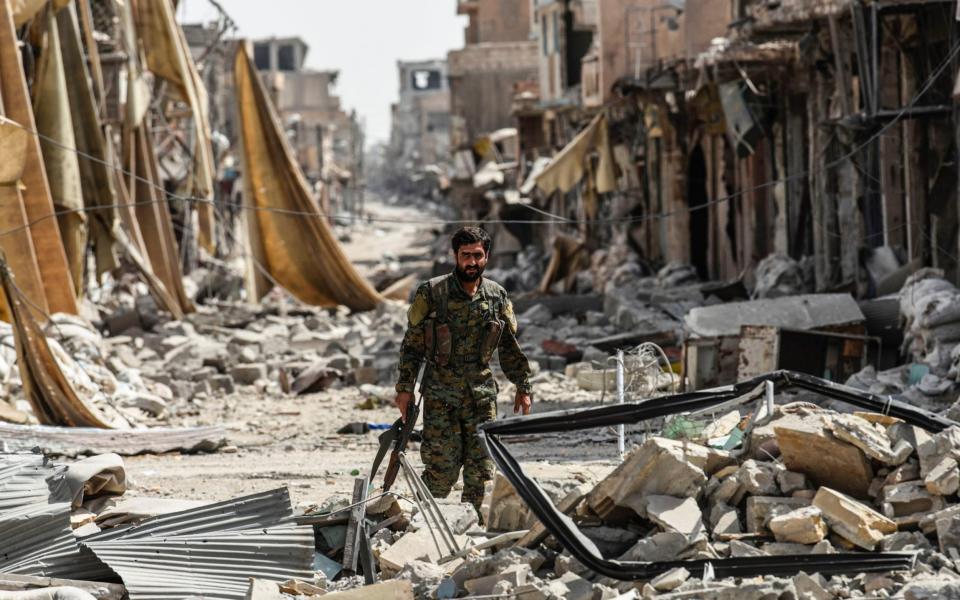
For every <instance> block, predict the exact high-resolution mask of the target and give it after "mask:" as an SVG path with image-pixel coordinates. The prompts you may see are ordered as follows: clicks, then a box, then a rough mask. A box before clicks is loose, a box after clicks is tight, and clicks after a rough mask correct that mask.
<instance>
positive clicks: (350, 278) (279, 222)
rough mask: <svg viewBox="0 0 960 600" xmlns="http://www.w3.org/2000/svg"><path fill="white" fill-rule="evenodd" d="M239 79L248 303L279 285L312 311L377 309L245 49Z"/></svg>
mask: <svg viewBox="0 0 960 600" xmlns="http://www.w3.org/2000/svg"><path fill="white" fill-rule="evenodd" d="M234 79H235V81H236V97H237V112H238V114H239V117H240V131H241V139H242V142H243V144H242V147H243V149H242V152H241V157H242V161H243V174H244V177H243V181H244V186H245V193H244V198H243V201H244V206H243V208H244V211H243V212H244V218H245V219H246V221H247V225H248V227H247V233H248V235H247V242H248V248H249V255H248V263H249V266H248V273H249V277H248V286H249V288H250V292H251V293H250V298H251V300H257V299H259V298H262V297H263V296H264V294H266V293H267V292H268V291H270V289H272V287H273V283H274V282H276V283H279V284H280V285H281V286H283V287H284V288H285V289H287V290H288V291H290V293H291V294H293V295H294V296H295V297H297V298H298V299H299V300H301V301H303V302H306V303H307V304H313V305H317V306H326V307H332V306H336V305H340V304H342V305H344V306H347V307H349V308H351V309H353V310H371V309H373V308H374V307H376V306H377V305H378V304H379V303H380V302H381V301H382V297H381V296H380V295H379V294H378V293H377V291H376V290H375V289H374V288H373V287H372V286H371V285H370V283H369V282H368V281H367V280H366V279H364V278H363V277H362V276H361V275H360V273H358V272H357V270H356V269H355V268H354V266H353V264H351V263H350V261H349V259H348V258H347V256H346V255H345V254H344V252H343V248H341V247H340V243H339V242H338V241H337V239H336V236H334V234H333V231H331V229H330V226H329V225H328V224H327V217H326V215H323V214H321V213H320V210H319V208H318V206H317V202H316V200H315V199H314V198H313V197H312V196H311V194H310V191H309V188H308V186H307V182H306V180H305V178H304V176H303V173H302V172H301V170H300V167H299V166H298V165H297V163H296V161H295V160H294V158H293V151H292V150H291V148H290V143H289V141H288V140H287V138H286V136H285V135H284V134H283V132H282V130H281V129H280V126H279V119H278V117H277V115H276V111H275V110H274V107H273V105H272V104H271V102H270V99H269V97H268V96H267V92H266V89H265V88H264V85H263V82H262V80H261V78H260V75H259V73H258V71H257V69H256V66H255V65H254V64H253V63H252V61H251V60H250V57H249V55H248V52H247V49H246V47H245V46H244V45H243V44H241V45H240V47H239V49H238V51H237V56H236V62H235V65H234ZM271 280H273V281H271Z"/></svg>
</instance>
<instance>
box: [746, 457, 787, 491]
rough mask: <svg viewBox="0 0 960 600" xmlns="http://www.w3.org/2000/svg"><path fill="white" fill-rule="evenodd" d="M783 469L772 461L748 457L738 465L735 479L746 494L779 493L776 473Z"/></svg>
mask: <svg viewBox="0 0 960 600" xmlns="http://www.w3.org/2000/svg"><path fill="white" fill-rule="evenodd" d="M781 471H785V469H784V468H783V466H782V465H780V464H779V463H774V462H759V461H756V460H753V459H750V460H748V461H746V462H744V463H743V464H742V465H740V471H739V472H738V474H737V481H739V482H740V485H741V486H742V487H743V489H744V490H746V492H747V493H748V494H751V495H753V496H773V495H775V494H778V493H780V489H779V486H778V485H777V475H778V473H780V472H781Z"/></svg>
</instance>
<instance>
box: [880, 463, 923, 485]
mask: <svg viewBox="0 0 960 600" xmlns="http://www.w3.org/2000/svg"><path fill="white" fill-rule="evenodd" d="M917 479H920V465H919V464H917V463H916V462H915V461H912V460H911V461H909V462H906V463H903V464H902V465H900V466H899V467H897V468H896V469H894V470H892V471H890V472H889V473H888V474H887V476H886V478H885V479H884V480H883V487H886V486H888V485H896V484H898V483H903V482H905V481H914V480H917Z"/></svg>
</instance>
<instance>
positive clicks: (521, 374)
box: [397, 273, 530, 406]
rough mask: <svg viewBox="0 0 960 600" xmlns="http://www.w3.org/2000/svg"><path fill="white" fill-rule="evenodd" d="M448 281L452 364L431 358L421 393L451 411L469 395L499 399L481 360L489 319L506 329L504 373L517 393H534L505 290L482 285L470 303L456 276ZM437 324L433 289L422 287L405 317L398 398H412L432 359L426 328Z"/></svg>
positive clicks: (502, 350)
mask: <svg viewBox="0 0 960 600" xmlns="http://www.w3.org/2000/svg"><path fill="white" fill-rule="evenodd" d="M446 277H447V282H446V286H445V289H446V290H447V298H448V299H447V308H446V312H447V314H446V318H447V321H448V323H449V326H450V333H451V338H452V348H451V352H450V358H449V362H448V364H447V365H445V366H439V365H437V364H436V361H435V360H433V358H432V357H431V358H430V360H428V361H427V365H426V368H425V370H424V375H423V380H422V382H421V386H420V391H421V393H423V394H424V396H426V397H428V398H436V399H443V400H444V401H445V402H447V403H448V404H450V405H453V406H456V405H459V403H460V402H461V401H462V399H463V398H465V397H467V396H468V395H470V396H473V397H474V398H476V399H481V398H495V397H496V395H497V384H496V382H495V381H494V378H493V374H492V373H491V371H490V366H489V364H484V363H483V362H482V360H481V344H482V343H483V340H484V338H485V336H486V331H487V330H486V324H487V322H488V320H489V318H490V315H496V318H498V319H499V320H500V321H502V322H503V324H504V327H503V333H502V335H501V336H500V342H499V344H498V345H497V351H498V353H499V357H500V367H501V368H502V369H503V372H504V374H505V375H506V376H507V379H509V380H510V381H511V382H512V383H513V384H515V385H516V386H517V389H518V390H519V391H522V392H526V393H530V381H529V379H530V364H529V363H528V362H527V357H526V356H524V354H523V350H521V349H520V344H519V343H518V342H517V319H516V317H515V316H514V314H513V304H512V303H511V302H510V299H509V297H507V292H506V290H504V289H503V288H502V287H501V286H500V285H498V284H496V283H494V282H493V281H490V280H489V279H482V280H481V282H480V287H479V288H478V289H477V293H476V294H474V295H473V296H472V297H471V296H469V295H467V292H466V291H465V290H464V289H463V286H462V285H461V284H460V280H459V279H457V277H456V275H455V274H453V273H451V274H450V275H447V276H446ZM441 289H443V288H441ZM436 318H437V307H435V306H433V302H432V300H431V289H430V283H429V282H428V283H424V284H421V285H420V287H419V288H417V292H416V295H415V296H414V299H413V302H412V303H411V304H410V309H409V310H408V311H407V332H406V334H405V335H404V337H403V343H402V344H401V346H400V366H399V371H400V377H399V380H398V382H397V391H398V392H413V389H414V385H416V379H417V373H418V372H419V371H420V365H421V363H422V362H423V361H424V359H425V358H426V357H427V353H428V349H427V348H426V345H427V343H428V338H429V336H428V335H425V333H424V331H425V327H430V326H431V323H432V322H433V320H434V319H436Z"/></svg>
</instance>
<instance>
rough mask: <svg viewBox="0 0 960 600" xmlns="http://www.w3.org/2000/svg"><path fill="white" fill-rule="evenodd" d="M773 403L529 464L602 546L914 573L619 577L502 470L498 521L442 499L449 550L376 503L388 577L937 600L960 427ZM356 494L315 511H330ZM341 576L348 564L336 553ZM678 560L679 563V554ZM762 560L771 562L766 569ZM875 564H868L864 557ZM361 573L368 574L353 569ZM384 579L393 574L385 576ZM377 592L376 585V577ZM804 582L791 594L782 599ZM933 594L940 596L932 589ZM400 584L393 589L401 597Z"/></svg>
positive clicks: (949, 536)
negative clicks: (561, 538) (901, 558)
mask: <svg viewBox="0 0 960 600" xmlns="http://www.w3.org/2000/svg"><path fill="white" fill-rule="evenodd" d="M808 399H812V398H811V397H810V396H809V395H806V396H800V397H796V396H793V395H782V396H780V397H778V398H777V402H778V403H780V404H778V405H776V407H775V409H774V410H773V412H772V413H769V414H767V413H766V412H765V411H766V409H767V407H768V405H767V404H766V403H765V401H764V400H761V401H760V402H759V403H758V404H757V406H756V408H755V409H754V408H753V407H752V406H751V405H745V406H744V407H743V408H741V409H739V410H738V409H734V410H732V411H730V412H729V414H725V415H723V416H722V417H720V418H718V419H716V420H714V421H712V422H710V423H708V425H707V426H706V427H703V428H700V429H698V430H697V431H696V433H694V434H692V435H690V436H689V437H687V438H686V439H668V438H666V437H657V436H654V437H647V438H646V439H645V440H644V441H642V443H640V445H639V446H637V447H635V448H634V449H633V450H632V451H631V452H630V453H629V454H627V455H626V456H625V457H624V459H623V460H622V462H620V463H619V465H617V466H616V467H613V468H605V467H600V468H590V469H586V468H584V467H583V466H582V465H552V466H547V465H541V464H533V465H530V469H531V470H532V472H534V477H535V478H536V479H537V481H539V482H541V483H542V486H541V487H542V489H543V490H544V491H545V492H546V493H547V494H548V496H549V497H550V498H551V499H552V502H553V503H554V505H555V506H556V507H557V508H558V510H560V511H561V512H563V513H565V514H567V515H568V516H569V517H570V518H571V519H572V520H573V522H574V523H575V524H576V525H577V526H578V527H579V529H580V532H581V533H582V534H583V535H584V536H585V537H586V538H587V539H588V540H590V542H591V543H593V544H594V545H595V547H596V548H597V549H598V550H599V552H600V553H601V554H602V555H603V557H604V558H607V559H611V560H618V561H621V562H623V561H637V562H649V563H670V561H681V564H682V562H683V561H694V562H691V563H690V564H691V565H694V564H697V565H700V563H699V562H697V561H708V562H709V561H716V562H715V564H716V565H717V567H718V568H720V567H721V565H722V564H723V563H722V561H724V560H725V559H729V558H734V559H735V558H739V557H782V556H791V557H801V556H805V555H832V554H837V555H841V554H842V555H851V554H857V553H860V554H861V555H863V556H864V557H865V558H866V557H868V556H869V555H870V553H903V552H906V553H913V554H914V555H915V562H914V563H913V564H914V566H913V568H912V571H910V570H903V571H892V572H884V573H875V572H867V573H861V574H857V573H856V570H857V569H856V568H855V567H854V568H852V569H851V571H852V572H851V573H849V574H842V575H841V574H835V575H832V576H821V575H818V574H816V573H803V572H802V571H803V570H804V569H803V567H802V564H801V563H802V560H801V559H799V558H798V559H797V560H798V564H797V567H796V569H795V574H792V575H789V576H787V575H785V574H783V573H776V572H771V574H770V575H756V574H751V575H749V576H742V577H719V578H718V577H714V576H711V575H709V574H702V575H701V574H700V573H701V571H702V569H701V568H700V567H699V566H698V567H693V566H690V567H689V568H685V567H683V566H675V567H665V568H663V569H661V572H660V573H659V574H658V575H656V576H655V577H650V578H648V579H643V580H639V581H620V580H617V579H612V578H609V577H605V576H601V575H598V574H596V573H595V572H593V571H592V570H591V569H589V568H587V567H586V566H584V565H583V564H582V563H581V562H580V561H578V560H577V558H576V557H575V556H574V555H573V554H571V552H570V550H568V549H566V548H564V546H563V545H561V544H560V543H558V541H557V540H556V539H554V538H553V537H552V536H551V535H550V534H549V532H548V531H547V530H546V529H545V528H544V527H543V526H542V525H541V524H540V523H539V522H538V521H537V520H536V517H535V516H533V515H532V514H531V513H530V511H529V509H528V508H527V507H526V505H525V503H524V502H523V501H521V500H520V498H519V496H518V495H517V492H516V491H515V490H514V489H513V487H512V486H511V485H510V483H508V482H507V480H506V479H505V477H504V476H503V475H498V476H497V480H496V482H495V484H494V488H493V490H492V492H491V494H490V495H489V497H488V501H487V503H486V504H487V507H488V508H487V512H486V513H485V526H479V525H478V524H477V517H476V515H475V513H474V512H473V510H472V508H471V507H470V506H469V505H466V504H453V503H441V504H440V506H441V508H442V513H443V515H444V517H445V518H446V520H447V523H448V524H449V526H450V528H451V530H452V531H453V533H454V534H455V536H456V539H457V542H458V544H460V545H461V546H462V547H464V548H465V549H467V550H464V551H461V552H459V553H454V552H440V550H439V549H438V543H437V542H435V540H434V538H433V537H432V536H433V533H431V531H430V529H429V528H428V527H425V521H424V520H423V519H422V516H421V515H419V514H418V512H417V511H416V510H408V509H409V508H410V507H409V506H408V505H406V504H405V503H403V502H399V501H398V500H397V499H395V498H393V497H392V496H384V497H375V499H374V500H371V501H370V502H368V503H367V505H366V518H367V519H368V523H369V524H370V525H371V526H372V531H374V532H375V533H373V535H372V542H371V546H372V552H373V555H374V557H375V558H376V560H377V564H378V567H379V574H380V576H381V578H386V579H388V580H390V581H394V582H395V581H397V580H402V581H409V582H410V585H411V588H412V595H409V594H408V595H402V594H401V595H398V596H396V597H403V598H409V597H416V598H454V597H464V598H469V597H488V596H489V595H496V596H497V597H505V598H511V597H518V598H526V597H534V598H543V599H555V598H556V599H561V598H590V599H594V598H607V599H612V598H640V597H643V598H651V597H658V598H661V597H662V598H685V597H697V598H744V597H747V598H767V597H801V598H805V597H810V598H824V599H826V598H851V597H853V598H856V597H908V598H911V597H915V598H921V597H936V596H937V595H938V594H944V593H951V592H950V590H954V589H955V588H957V587H958V586H960V572H958V570H957V568H956V566H955V563H954V560H955V559H956V558H957V557H958V556H960V555H957V551H958V548H960V533H958V530H957V528H956V527H955V523H956V522H957V518H958V517H957V516H958V515H960V512H958V509H960V504H958V503H957V502H958V498H957V491H958V488H960V469H958V467H957V464H958V462H957V459H958V458H960V425H956V426H953V427H950V428H948V429H946V430H944V431H941V432H939V433H935V434H934V433H930V432H927V431H925V430H923V429H921V428H919V427H916V426H911V425H908V424H906V423H905V422H904V421H902V420H900V419H897V418H894V417H890V416H885V415H882V414H879V413H869V412H854V413H841V412H837V411H835V410H831V409H828V408H823V407H821V406H818V405H817V404H812V403H810V402H808V401H806V400H808ZM348 504H349V501H348V500H347V499H346V498H339V499H331V500H330V501H328V502H327V503H325V504H324V505H323V506H321V507H318V508H317V509H315V510H314V511H311V512H313V513H314V514H319V515H329V517H327V518H328V519H329V518H332V517H333V516H334V515H336V514H337V511H338V509H341V510H342V509H343V507H344V506H347V505H348ZM315 527H317V529H316V531H317V540H318V549H319V550H320V552H322V553H324V554H325V555H326V556H327V557H332V558H333V559H334V561H337V560H340V559H342V547H338V546H337V544H342V543H343V531H344V530H345V528H346V524H344V523H337V524H334V525H323V526H317V525H315ZM323 562H324V565H325V567H326V568H327V571H326V573H327V575H328V576H330V577H331V578H332V577H335V576H337V575H338V574H339V573H340V571H341V570H342V569H343V565H342V564H341V563H339V562H329V561H326V560H325V561H323ZM670 564H675V563H670ZM754 568H755V569H758V570H762V567H759V566H758V567H754ZM863 569H864V570H865V571H871V569H869V568H868V565H867V563H866V562H864V566H863ZM356 583H357V584H359V583H360V582H359V581H356ZM381 585H384V584H381ZM363 589H368V588H363ZM783 594H792V596H783ZM924 594H927V595H924ZM391 597H394V596H391Z"/></svg>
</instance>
